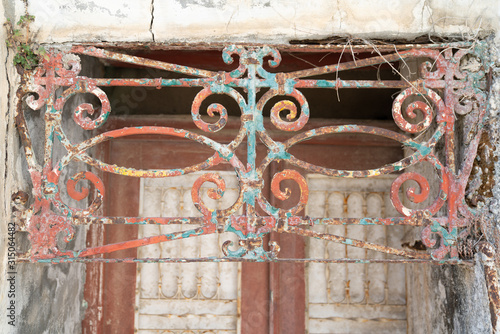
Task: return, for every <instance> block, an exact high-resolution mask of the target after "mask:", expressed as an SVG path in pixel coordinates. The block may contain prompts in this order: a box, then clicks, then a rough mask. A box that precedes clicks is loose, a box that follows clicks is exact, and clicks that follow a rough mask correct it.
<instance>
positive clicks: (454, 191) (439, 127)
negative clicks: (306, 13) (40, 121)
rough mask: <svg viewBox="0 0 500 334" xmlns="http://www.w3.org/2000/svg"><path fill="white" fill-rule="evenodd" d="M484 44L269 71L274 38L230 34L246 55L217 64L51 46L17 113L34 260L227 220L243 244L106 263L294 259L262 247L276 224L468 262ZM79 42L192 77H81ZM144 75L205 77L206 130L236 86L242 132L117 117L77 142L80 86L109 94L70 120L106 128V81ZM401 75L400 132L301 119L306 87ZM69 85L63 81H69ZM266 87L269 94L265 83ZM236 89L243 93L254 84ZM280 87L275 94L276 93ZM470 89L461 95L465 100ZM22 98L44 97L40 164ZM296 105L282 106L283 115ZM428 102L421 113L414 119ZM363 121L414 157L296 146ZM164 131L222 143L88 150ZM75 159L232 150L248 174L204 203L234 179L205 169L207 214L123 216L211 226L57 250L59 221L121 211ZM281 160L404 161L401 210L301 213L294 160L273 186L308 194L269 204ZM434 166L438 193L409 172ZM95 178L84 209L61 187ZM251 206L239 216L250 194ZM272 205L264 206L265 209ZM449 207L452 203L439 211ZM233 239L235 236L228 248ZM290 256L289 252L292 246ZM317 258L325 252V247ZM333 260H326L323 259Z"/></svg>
mask: <svg viewBox="0 0 500 334" xmlns="http://www.w3.org/2000/svg"><path fill="white" fill-rule="evenodd" d="M482 47H484V46H482V45H480V44H477V45H466V46H464V45H460V47H458V46H456V47H454V46H453V45H444V46H440V47H439V48H414V49H405V50H399V51H398V50H395V51H394V52H386V53H384V54H381V53H379V54H378V55H374V56H372V57H369V58H366V59H359V60H357V61H356V60H354V61H348V62H342V63H341V62H339V63H336V64H331V65H327V66H322V67H314V68H310V69H305V70H297V71H290V72H273V71H272V69H273V68H276V67H277V66H279V64H280V62H281V61H282V59H281V55H280V52H279V51H278V50H277V49H276V48H272V47H269V46H251V47H250V46H249V47H247V46H236V45H231V46H227V47H225V48H224V49H223V51H222V59H223V61H224V62H225V63H226V64H231V63H233V62H234V61H235V58H236V56H237V57H238V58H239V64H236V66H237V67H236V69H234V70H232V71H227V72H226V71H219V72H214V71H209V70H203V69H198V68H193V67H189V66H181V65H176V64H170V63H165V62H161V61H156V60H151V59H146V58H140V57H136V56H130V55H126V54H121V53H116V52H111V51H108V50H105V49H99V48H96V47H93V46H74V47H73V48H72V49H71V53H66V54H65V53H62V52H57V51H52V52H50V53H49V56H48V57H47V59H44V60H43V61H42V63H41V64H40V66H39V67H38V68H37V69H36V70H35V71H34V72H33V73H31V74H29V75H26V76H25V78H24V82H23V84H22V86H21V88H20V89H19V94H18V95H19V97H20V99H19V103H18V109H17V115H16V121H17V126H18V130H19V133H20V136H21V138H22V141H23V146H24V150H25V155H26V160H27V165H28V169H29V172H30V175H31V181H32V184H33V191H32V195H33V199H34V201H33V204H32V205H31V206H30V207H29V208H28V209H26V210H24V211H23V212H21V213H19V214H18V215H17V216H18V217H17V218H18V225H19V228H20V230H23V231H27V232H28V233H29V237H30V240H31V250H30V252H28V253H27V254H25V256H24V259H25V260H30V261H34V262H73V261H83V262H85V261H100V260H102V259H99V258H93V257H92V256H93V255H99V254H104V253H110V252H114V251H117V250H123V249H129V248H135V247H139V246H144V245H150V244H154V243H159V242H168V241H170V240H177V239H184V238H192V237H196V236H200V235H207V234H213V233H220V232H233V233H235V234H236V235H237V236H238V237H239V243H238V245H232V246H236V250H232V249H230V246H231V245H230V244H229V243H225V244H224V245H223V247H222V252H223V254H224V256H222V257H213V258H196V259H174V258H157V259H106V261H107V262H127V261H128V262H177V261H186V260H189V261H282V260H283V261H286V260H287V259H281V258H279V257H278V252H279V245H278V244H276V243H273V244H272V245H270V250H266V249H267V247H265V246H266V245H264V244H263V241H262V240H263V237H264V236H265V235H266V234H269V233H271V232H272V231H276V232H281V233H293V234H297V235H302V236H309V237H313V238H318V239H323V240H329V241H332V242H338V243H342V244H346V245H350V246H355V247H362V248H365V249H370V250H376V251H380V252H384V253H387V254H393V255H398V256H401V257H402V258H401V259H397V260H396V259H378V260H377V259H374V260H363V261H365V262H369V261H371V262H397V261H400V262H412V261H416V262H427V261H429V262H436V261H437V262H448V263H459V262H460V261H461V260H460V259H459V258H458V251H457V243H458V240H459V239H460V238H462V237H464V236H465V233H466V232H464V231H466V228H467V226H468V225H469V224H470V221H471V218H472V217H473V215H474V211H473V210H472V209H470V208H469V207H468V206H467V205H466V204H465V201H464V196H465V187H466V184H467V180H468V178H469V175H470V172H471V168H472V163H473V158H474V156H475V153H476V151H477V147H478V144H479V138H480V136H481V131H482V127H483V123H484V118H485V114H486V106H485V105H486V94H485V92H484V90H483V89H484V81H485V72H486V71H487V70H488V64H487V62H486V61H485V60H484V59H483V58H484V57H482V52H481V48H482ZM76 55H86V56H92V57H96V58H101V59H106V60H113V61H120V62H124V63H130V64H134V65H138V66H143V67H150V68H157V69H162V70H166V71H170V72H174V73H177V74H179V75H181V76H182V75H183V76H186V77H185V78H182V79H162V78H154V79H148V78H143V79H108V78H88V77H84V76H80V75H79V72H80V69H81V65H80V62H79V58H78V56H76ZM470 57H472V58H473V59H476V60H477V61H478V62H479V66H478V67H477V68H475V69H474V70H471V69H470V68H469V69H468V68H466V67H464V66H461V64H463V60H464V59H468V58H470ZM415 58H416V59H424V62H423V63H422V65H421V66H420V79H418V80H416V81H412V82H410V81H407V80H403V79H402V80H398V81H382V80H374V81H370V80H340V79H338V78H337V79H336V80H327V79H311V77H315V76H317V75H322V74H331V73H341V72H342V71H346V70H349V69H355V68H362V67H367V66H373V65H380V64H384V63H394V62H398V61H406V60H409V59H415ZM123 85H126V86H143V87H157V88H161V87H196V88H199V89H200V91H199V92H198V94H197V95H196V97H195V99H194V101H193V103H192V106H191V116H192V120H193V122H194V124H195V125H196V126H197V127H198V128H199V129H201V130H202V131H203V132H204V133H207V134H208V133H212V132H217V131H219V130H221V129H223V128H224V127H225V125H226V123H227V120H228V113H227V110H226V109H225V107H224V106H223V105H221V104H218V103H213V104H210V105H209V106H208V109H207V110H206V112H207V114H208V116H210V117H211V118H214V119H215V122H213V123H207V122H205V121H204V120H203V119H202V118H201V116H200V115H201V110H200V109H201V106H202V102H203V101H205V100H206V99H207V98H208V97H210V96H212V95H214V94H221V95H226V96H228V97H230V98H232V99H233V100H234V101H236V103H237V105H238V106H239V109H240V113H241V118H240V120H241V124H240V128H239V130H238V133H237V135H236V136H235V138H234V139H233V140H232V141H231V142H230V143H228V144H221V143H218V142H216V141H214V140H212V139H210V138H209V137H208V136H205V135H203V134H197V133H195V132H192V131H188V130H184V129H178V128H171V127H156V126H143V127H131V128H122V129H117V130H111V131H107V132H104V133H101V134H99V135H96V136H94V137H92V138H90V139H87V140H83V141H81V142H79V143H74V142H72V141H71V140H70V138H69V137H68V136H67V134H66V133H65V132H64V130H63V127H62V114H63V109H64V106H65V104H66V102H67V101H68V100H69V99H70V98H71V97H72V96H74V95H77V94H91V95H94V96H95V97H97V99H98V100H99V101H100V107H99V108H97V107H95V106H93V105H92V104H89V103H83V104H81V105H79V106H78V107H77V108H76V109H75V110H73V111H72V112H73V120H74V122H75V123H76V124H77V125H78V126H79V127H80V128H81V129H82V131H89V130H94V129H97V128H99V127H100V126H101V125H103V124H104V123H105V122H106V120H107V119H108V117H109V115H110V114H111V113H112V110H111V109H112V108H111V103H110V101H109V99H108V97H107V96H106V94H105V93H104V91H103V90H102V89H101V88H102V87H109V86H123ZM319 87H321V88H325V89H332V90H335V89H341V88H357V87H363V88H399V89H401V91H400V93H399V94H398V96H397V97H396V98H395V99H394V103H393V107H392V115H393V119H394V121H395V123H396V124H397V126H398V127H399V128H400V129H401V132H394V131H390V130H386V129H382V128H376V127H371V126H363V125H356V124H346V125H335V126H324V127H320V128H317V129H313V130H307V131H301V130H302V129H303V127H304V125H305V124H307V122H308V120H309V117H310V114H311V110H310V108H309V104H308V101H307V99H306V98H305V96H304V94H303V93H302V92H301V90H304V89H311V88H319ZM59 88H63V89H62V90H61V89H59ZM260 88H266V89H267V91H266V92H265V93H264V94H263V95H262V96H260V97H258V95H257V90H258V89H260ZM239 89H243V90H244V91H245V92H246V96H245V97H244V96H243V95H242V94H241V93H240V92H239ZM276 98H278V102H273V101H276ZM464 101H465V102H464ZM269 103H271V104H272V106H271V109H270V110H271V114H270V120H271V123H272V125H273V126H274V127H275V128H277V129H279V130H282V131H287V132H290V133H293V135H292V136H291V137H290V138H289V139H288V140H286V141H283V142H280V141H276V140H274V139H273V138H272V137H271V135H270V134H269V132H268V131H266V128H265V126H264V117H263V110H264V107H265V106H266V105H268V104H269ZM25 105H27V106H28V107H29V108H30V109H32V110H43V109H44V110H45V114H44V122H45V124H44V126H45V147H44V152H43V154H44V164H43V166H42V165H39V164H38V162H37V161H38V160H37V159H36V158H35V153H34V150H33V147H32V145H31V139H30V133H29V130H28V126H27V122H26V120H25V116H24V113H25ZM472 110H474V113H473V114H474V115H475V118H476V123H475V125H476V126H475V131H476V132H475V136H474V138H473V139H472V140H471V141H470V144H469V145H468V146H467V148H466V154H465V156H466V157H467V158H466V161H465V162H464V163H463V166H462V167H461V169H460V170H458V171H457V167H456V163H455V160H456V158H455V144H454V140H455V139H454V137H455V131H454V129H455V115H456V114H460V115H464V114H467V113H470V112H471V111H472ZM284 113H287V114H286V119H284V118H282V116H283V114H284ZM417 115H420V121H417V122H414V121H413V122H411V121H409V120H411V119H416V117H417ZM339 133H358V134H372V135H377V136H382V137H386V138H389V139H392V140H395V141H397V142H399V143H401V145H402V146H403V147H404V148H407V149H409V150H410V152H411V153H410V154H408V155H407V156H406V157H405V158H403V159H401V160H400V161H397V162H395V163H392V164H389V165H385V166H382V167H379V168H376V169H371V170H352V171H349V170H337V169H331V168H326V167H322V166H316V165H313V164H311V163H309V162H307V161H302V160H300V159H298V158H297V157H295V156H294V155H292V154H291V153H290V149H291V148H292V147H293V146H294V145H296V144H298V143H301V142H304V141H307V140H310V139H312V138H315V137H319V136H324V135H328V134H339ZM423 133H426V134H428V135H427V136H426V138H428V139H427V140H421V139H419V138H422V136H421V134H423ZM136 134H155V135H162V136H171V137H179V138H185V139H189V140H191V141H194V142H197V143H199V144H201V145H204V146H207V147H209V148H210V149H211V150H213V152H214V153H213V155H212V156H211V157H209V158H208V159H206V160H205V161H203V162H201V163H199V164H196V165H193V166H188V167H185V168H181V169H163V170H155V171H152V170H139V169H133V168H127V167H123V166H116V165H112V164H108V163H106V162H104V161H101V160H99V159H96V158H95V157H93V156H91V155H90V154H89V149H91V148H92V147H95V146H96V145H98V144H100V143H102V142H105V141H109V140H113V139H116V138H121V137H126V136H131V135H136ZM245 139H246V145H247V156H246V163H243V162H242V160H241V159H240V158H239V157H238V156H237V154H236V149H237V148H238V147H240V146H241V145H242V143H243V142H244V140H245ZM257 140H260V141H261V142H263V143H264V144H265V145H266V147H267V155H266V157H265V158H264V159H263V160H262V161H260V162H258V161H257V158H256V141H257ZM56 141H58V142H60V144H62V146H63V147H64V149H65V151H66V153H65V154H64V155H63V157H62V158H61V159H59V160H58V161H53V160H52V157H53V150H54V143H55V142H56ZM438 143H443V146H444V149H443V150H442V151H443V153H444V157H445V158H444V159H443V160H444V161H442V160H441V159H440V158H439V156H438V154H437V153H436V145H437V144H438ZM73 161H79V162H83V163H85V164H87V165H89V166H91V167H92V168H93V169H94V170H99V171H101V172H106V173H115V174H120V175H127V176H130V177H141V178H165V177H176V176H179V175H184V174H188V173H192V172H194V171H203V170H207V169H209V168H211V167H214V166H217V165H219V164H221V163H222V162H225V163H229V164H230V165H231V166H232V168H233V169H234V171H235V174H236V176H237V177H238V181H239V195H238V198H237V200H236V201H235V203H234V204H233V205H231V206H230V207H229V208H227V209H224V210H215V209H211V208H209V207H208V206H207V205H205V203H203V201H202V199H201V196H200V188H201V186H202V185H203V184H204V183H210V184H212V185H213V186H214V188H213V189H210V190H209V196H210V198H212V199H219V198H221V197H222V196H224V191H225V187H226V185H225V182H224V180H223V179H222V178H220V177H219V176H218V175H217V174H214V173H212V172H208V171H207V172H206V173H205V174H203V175H202V176H200V177H199V178H198V179H197V180H196V182H195V183H194V185H193V187H192V191H191V196H192V199H193V202H194V204H195V206H196V208H197V209H198V211H199V212H200V213H201V214H202V218H198V217H166V218H165V217H163V218H158V217H147V218H139V217H125V218H124V217H120V218H119V220H120V222H122V223H123V222H125V223H127V224H144V223H148V224H175V223H179V222H191V223H200V224H201V226H200V227H197V228H193V229H190V230H185V231H181V232H175V233H168V234H160V235H156V236H150V237H147V238H142V239H137V240H130V241H126V242H121V243H116V244H108V245H103V246H100V247H91V248H86V249H82V250H77V251H61V250H60V249H59V248H58V247H57V235H58V234H60V233H62V234H64V236H65V241H69V240H71V239H72V238H73V236H74V226H75V225H81V224H114V223H117V222H118V218H117V217H101V216H98V215H97V212H98V211H97V209H98V208H99V207H100V206H101V203H102V202H103V198H104V197H105V196H107V195H106V194H105V187H104V185H103V182H102V181H101V179H100V178H99V177H98V176H97V175H96V174H95V173H93V172H90V171H82V172H78V173H76V174H75V175H74V176H72V177H71V178H70V180H69V181H68V182H67V184H66V185H64V184H62V181H61V175H62V172H63V170H64V169H65V168H66V167H67V166H68V164H69V163H71V162H73ZM273 161H286V162H287V163H289V164H291V165H292V166H295V167H298V168H299V169H301V170H303V171H305V172H309V173H317V174H322V175H327V176H331V177H338V178H369V177H374V176H378V175H384V174H390V173H400V174H399V176H398V177H397V178H396V180H395V181H394V183H393V185H392V187H391V189H390V193H391V201H392V204H393V205H394V207H395V208H396V210H397V211H398V212H399V213H400V214H401V215H402V216H401V217H391V218H361V219H350V218H328V217H317V218H315V217H303V216H301V215H299V214H300V212H301V211H302V210H303V209H304V207H305V205H306V204H307V201H308V192H309V190H308V184H307V182H306V180H305V178H304V177H303V176H302V174H301V173H299V172H298V171H296V170H292V169H286V170H284V171H282V172H280V173H277V174H276V175H274V176H273V178H272V181H271V191H272V194H273V195H274V196H275V197H276V198H278V199H280V200H283V199H286V198H287V197H288V196H289V195H290V194H289V190H288V189H285V190H282V189H281V187H280V184H282V182H283V181H284V180H291V181H293V182H295V183H297V185H298V188H299V190H300V196H299V201H298V203H297V204H296V205H295V206H294V207H292V208H290V209H282V208H279V207H275V206H273V205H272V204H271V203H270V202H269V201H268V199H266V197H265V196H264V195H263V192H262V189H263V186H264V181H263V173H264V171H265V170H266V168H267V167H268V166H269V164H270V163H271V162H273ZM424 161H425V162H427V163H430V164H431V165H432V166H434V168H435V170H436V174H437V175H438V179H439V193H438V196H437V197H436V198H433V199H432V198H431V199H429V198H428V197H429V194H430V193H429V184H428V181H427V179H426V177H425V176H424V175H421V174H418V173H416V172H413V171H409V170H408V168H410V167H412V166H415V165H416V164H418V163H421V162H424ZM83 180H87V181H89V182H90V183H92V185H93V188H94V189H95V194H94V196H93V201H92V202H91V204H90V205H89V207H88V208H86V209H76V208H73V207H70V206H69V205H67V204H66V203H64V201H63V200H62V198H61V191H64V190H65V191H66V192H67V194H68V195H69V196H70V197H71V198H73V199H75V200H82V199H84V198H87V197H88V196H89V194H90V192H89V189H88V188H86V187H82V188H81V190H77V188H78V187H77V186H76V185H77V183H79V182H81V181H83ZM408 180H413V181H414V182H416V185H417V186H416V187H410V188H408V189H407V191H406V192H404V193H402V192H401V189H402V185H403V183H404V182H406V181H408ZM402 196H406V198H407V200H409V201H411V202H414V203H421V202H424V201H425V200H428V201H430V205H429V206H428V207H427V208H424V209H418V210H417V209H411V208H409V207H406V206H405V205H404V204H403V201H402V200H401V197H402ZM243 205H244V206H245V208H246V215H243V216H242V215H237V214H236V212H237V211H238V209H240V208H241V207H242V206H243ZM259 208H260V209H262V210H264V211H265V212H266V214H267V216H260V215H258V214H257V213H256V212H257V209H259ZM440 210H444V211H446V214H445V215H444V216H437V213H438V211H440ZM322 224H334V225H335V224H360V225H374V224H375V225H411V226H421V227H422V242H423V243H424V244H425V245H426V246H427V247H428V248H430V249H431V251H430V253H422V252H416V251H413V250H406V249H398V248H393V247H389V246H384V245H377V244H372V243H369V242H366V241H362V240H353V239H349V238H346V237H343V236H337V235H331V234H321V233H317V232H314V231H312V230H310V229H308V228H307V227H309V226H314V225H322ZM231 248H233V247H231ZM288 260H290V259H288ZM296 261H319V260H318V259H302V260H301V259H298V260H296ZM321 261H325V260H324V259H321ZM327 261H328V260H327ZM329 261H332V262H335V261H336V262H355V261H356V259H330V260H329Z"/></svg>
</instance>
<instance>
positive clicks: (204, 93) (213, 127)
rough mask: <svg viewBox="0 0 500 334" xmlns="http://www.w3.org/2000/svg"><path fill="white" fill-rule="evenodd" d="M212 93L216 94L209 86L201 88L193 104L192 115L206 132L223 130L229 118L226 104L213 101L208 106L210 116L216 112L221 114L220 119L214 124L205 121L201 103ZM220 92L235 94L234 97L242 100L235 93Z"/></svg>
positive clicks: (199, 126)
mask: <svg viewBox="0 0 500 334" xmlns="http://www.w3.org/2000/svg"><path fill="white" fill-rule="evenodd" d="M212 94H214V93H213V92H212V90H211V89H210V88H209V87H207V88H205V89H203V90H201V91H200V92H199V93H198V94H197V95H196V97H195V98H194V100H193V104H192V106H191V116H192V118H193V122H194V124H196V126H197V127H198V128H199V129H201V130H203V131H205V132H217V131H220V130H222V128H224V126H225V125H226V123H227V119H228V115H227V110H226V108H224V106H223V105H221V104H219V103H212V104H211V105H210V106H209V107H208V110H207V113H208V116H210V117H214V116H215V115H214V113H217V114H219V120H218V121H217V122H216V123H214V124H210V123H206V122H205V121H203V120H202V119H201V116H200V107H201V104H202V102H203V101H204V100H205V99H206V98H207V97H208V96H210V95H212ZM218 94H226V95H229V96H233V97H235V96H236V97H237V99H238V100H241V99H240V98H239V97H238V96H237V95H236V94H234V93H233V94H231V93H226V92H224V93H218ZM238 102H240V101H238Z"/></svg>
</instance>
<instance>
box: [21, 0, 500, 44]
mask: <svg viewBox="0 0 500 334" xmlns="http://www.w3.org/2000/svg"><path fill="white" fill-rule="evenodd" d="M17 1H18V4H17V5H16V14H17V15H18V16H19V15H22V14H23V8H22V7H23V5H22V1H20V0H17ZM28 3H29V5H28V9H29V13H30V14H31V15H35V23H34V24H33V29H34V30H36V31H37V40H38V41H40V42H44V43H66V42H76V41H81V42H83V41H155V42H187V41H189V42H246V43H251V42H256V43H286V42H288V41H290V40H294V39H319V38H328V37H332V36H339V35H340V36H352V37H365V38H385V39H387V38H391V39H393V38H394V39H396V38H401V39H411V38H413V37H416V36H420V35H426V34H431V35H436V34H446V35H448V36H459V37H464V38H469V37H474V36H477V35H481V34H485V33H487V32H491V31H494V30H496V29H497V27H498V25H499V23H498V16H499V2H498V1H497V0H482V1H474V0H439V1H437V0H370V1H362V0H338V1H331V0H314V1H311V0H135V1H126V0H113V1H83V0H76V1H70V0H46V1H29V2H28Z"/></svg>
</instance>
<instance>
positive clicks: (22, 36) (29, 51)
mask: <svg viewBox="0 0 500 334" xmlns="http://www.w3.org/2000/svg"><path fill="white" fill-rule="evenodd" d="M34 20H35V17H34V16H33V15H28V14H27V15H23V16H21V17H20V18H19V21H18V22H17V23H16V24H15V25H14V24H13V23H12V22H11V20H10V19H7V22H5V24H4V26H5V27H6V29H7V40H6V41H5V42H6V44H7V47H8V48H10V49H14V50H15V52H16V55H15V56H14V65H15V66H16V67H21V68H22V69H24V70H28V71H29V70H32V69H34V68H35V67H36V66H37V65H38V63H39V62H40V58H43V57H46V52H45V49H44V48H43V47H41V46H36V45H35V44H34V43H33V42H32V40H31V36H30V28H29V26H30V23H31V22H33V21H34Z"/></svg>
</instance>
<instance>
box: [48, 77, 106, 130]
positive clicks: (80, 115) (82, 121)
mask: <svg viewBox="0 0 500 334" xmlns="http://www.w3.org/2000/svg"><path fill="white" fill-rule="evenodd" d="M82 93H90V94H93V95H95V96H96V97H97V98H98V99H99V101H100V102H101V107H100V109H95V108H94V107H93V106H92V105H91V104H89V103H82V104H80V105H79V106H77V107H76V109H75V111H74V113H73V119H74V120H75V122H76V124H78V125H79V126H80V127H81V128H82V129H84V130H94V129H97V128H98V127H100V126H101V125H103V124H104V123H105V122H106V120H107V119H108V116H109V114H110V113H111V104H110V102H109V99H108V97H107V96H106V93H104V91H103V90H102V89H100V88H99V87H97V86H95V84H94V83H92V81H91V80H90V79H87V80H83V81H82V82H78V83H77V84H75V85H73V86H72V87H70V88H68V89H67V90H65V91H64V92H63V93H62V94H61V96H60V97H59V98H58V99H57V100H56V102H55V104H54V107H55V109H56V111H57V112H58V113H62V111H63V108H64V105H65V103H66V102H67V101H68V99H69V98H70V97H72V96H73V95H76V94H82ZM97 110H99V117H97V118H96V119H90V118H89V117H88V116H85V112H86V113H88V114H90V115H93V114H94V113H95V112H96V111H97Z"/></svg>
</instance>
